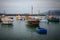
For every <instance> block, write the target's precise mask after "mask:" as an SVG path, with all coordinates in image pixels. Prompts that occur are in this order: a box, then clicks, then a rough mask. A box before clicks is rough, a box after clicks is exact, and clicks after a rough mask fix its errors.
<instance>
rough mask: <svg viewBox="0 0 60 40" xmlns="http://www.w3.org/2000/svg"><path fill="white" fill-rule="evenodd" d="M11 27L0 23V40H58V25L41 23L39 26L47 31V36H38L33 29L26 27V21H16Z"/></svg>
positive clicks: (59, 25) (59, 31)
mask: <svg viewBox="0 0 60 40" xmlns="http://www.w3.org/2000/svg"><path fill="white" fill-rule="evenodd" d="M13 20H14V21H13V25H2V23H1V22H0V40H58V39H60V38H59V37H60V29H59V28H60V23H55V22H52V23H49V24H48V23H47V22H41V23H40V24H39V26H40V27H41V28H45V29H47V34H38V33H37V32H36V29H35V27H33V28H32V27H28V26H26V23H27V22H26V20H16V17H15V16H13Z"/></svg>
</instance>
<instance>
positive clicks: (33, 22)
mask: <svg viewBox="0 0 60 40" xmlns="http://www.w3.org/2000/svg"><path fill="white" fill-rule="evenodd" d="M39 22H40V21H39V20H36V19H34V18H33V19H32V18H31V19H28V20H27V24H28V25H29V26H35V27H37V26H39Z"/></svg>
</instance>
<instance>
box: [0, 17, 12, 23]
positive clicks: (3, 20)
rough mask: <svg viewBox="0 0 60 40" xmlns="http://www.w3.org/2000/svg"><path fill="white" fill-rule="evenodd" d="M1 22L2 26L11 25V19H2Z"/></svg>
mask: <svg viewBox="0 0 60 40" xmlns="http://www.w3.org/2000/svg"><path fill="white" fill-rule="evenodd" d="M1 20H2V24H12V23H13V19H11V18H8V17H3V18H1Z"/></svg>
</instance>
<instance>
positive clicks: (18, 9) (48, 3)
mask: <svg viewBox="0 0 60 40" xmlns="http://www.w3.org/2000/svg"><path fill="white" fill-rule="evenodd" d="M32 6H33V13H35V14H37V13H38V11H40V12H41V13H42V12H46V11H48V10H60V0H0V12H2V13H3V12H4V10H5V12H6V13H31V7H32Z"/></svg>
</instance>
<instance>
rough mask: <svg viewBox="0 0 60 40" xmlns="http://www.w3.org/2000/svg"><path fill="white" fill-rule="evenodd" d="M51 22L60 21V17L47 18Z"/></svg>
mask: <svg viewBox="0 0 60 40" xmlns="http://www.w3.org/2000/svg"><path fill="white" fill-rule="evenodd" d="M47 20H48V21H49V22H59V19H58V18H54V17H52V18H50V19H47Z"/></svg>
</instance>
